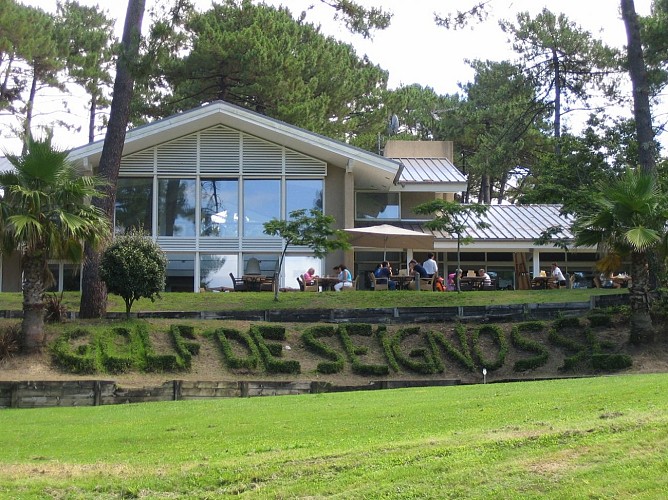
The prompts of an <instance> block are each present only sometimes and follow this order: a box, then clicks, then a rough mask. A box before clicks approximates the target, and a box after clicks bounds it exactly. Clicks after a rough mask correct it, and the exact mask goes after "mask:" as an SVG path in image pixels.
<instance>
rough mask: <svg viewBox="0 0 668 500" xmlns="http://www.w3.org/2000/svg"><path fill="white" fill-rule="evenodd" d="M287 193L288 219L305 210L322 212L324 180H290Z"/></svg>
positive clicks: (286, 185)
mask: <svg viewBox="0 0 668 500" xmlns="http://www.w3.org/2000/svg"><path fill="white" fill-rule="evenodd" d="M285 192H286V200H285V215H286V217H287V216H289V215H290V212H293V211H294V210H300V209H303V208H305V209H307V210H310V209H316V210H320V211H322V208H323V207H322V179H288V180H287V181H285Z"/></svg>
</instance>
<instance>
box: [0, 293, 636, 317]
mask: <svg viewBox="0 0 668 500" xmlns="http://www.w3.org/2000/svg"><path fill="white" fill-rule="evenodd" d="M616 293H628V291H627V290H625V289H620V290H614V289H613V290H602V289H574V290H567V289H562V290H512V291H509V290H499V291H495V292H462V293H430V292H420V293H418V292H412V291H397V292H371V291H356V292H345V293H336V292H324V293H297V292H281V293H280V294H279V300H278V302H276V301H274V295H273V294H272V293H269V292H245V293H163V294H162V298H161V299H158V300H156V301H155V302H151V301H150V300H147V299H141V300H140V301H138V302H136V303H135V305H134V307H133V312H139V311H221V310H232V309H234V310H275V309H303V308H310V309H359V308H374V307H381V308H383V307H398V306H400V307H419V306H425V307H433V306H435V307H438V306H464V305H471V306H476V305H488V304H530V303H546V302H554V303H560V302H582V301H585V302H586V301H589V298H590V296H591V295H608V294H616ZM79 297H80V295H79V293H78V292H67V293H65V294H64V300H63V302H64V304H65V305H66V306H67V307H68V309H69V310H70V311H78V310H79ZM22 300H23V299H22V295H21V294H20V293H0V310H5V309H8V310H21V304H22ZM107 310H108V311H109V312H125V303H124V302H123V299H121V298H120V297H118V296H116V295H110V296H109V305H108V308H107Z"/></svg>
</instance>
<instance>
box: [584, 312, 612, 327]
mask: <svg viewBox="0 0 668 500" xmlns="http://www.w3.org/2000/svg"><path fill="white" fill-rule="evenodd" d="M587 319H588V320H589V326H591V327H592V328H596V327H597V326H603V327H611V326H612V318H611V317H610V316H608V315H607V314H590V315H589V316H588V318H587Z"/></svg>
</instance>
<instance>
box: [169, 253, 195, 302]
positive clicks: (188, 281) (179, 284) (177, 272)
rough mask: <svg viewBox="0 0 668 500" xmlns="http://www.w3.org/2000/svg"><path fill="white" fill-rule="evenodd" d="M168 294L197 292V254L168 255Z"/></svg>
mask: <svg viewBox="0 0 668 500" xmlns="http://www.w3.org/2000/svg"><path fill="white" fill-rule="evenodd" d="M167 261H168V262H167V280H166V283H165V291H166V292H192V291H194V290H195V286H194V283H195V254H194V253H171V252H169V253H168V254H167Z"/></svg>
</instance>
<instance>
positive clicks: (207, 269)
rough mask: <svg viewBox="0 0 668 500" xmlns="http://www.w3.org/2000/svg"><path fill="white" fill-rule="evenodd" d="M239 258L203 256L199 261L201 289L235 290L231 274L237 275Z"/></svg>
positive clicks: (233, 256) (235, 256)
mask: <svg viewBox="0 0 668 500" xmlns="http://www.w3.org/2000/svg"><path fill="white" fill-rule="evenodd" d="M238 261H239V258H238V256H237V255H236V254H235V255H210V254H202V255H200V259H199V267H200V271H199V272H200V279H199V281H200V288H205V289H211V288H220V287H228V288H233V287H234V284H233V283H232V278H231V277H230V273H232V274H234V275H237V266H238Z"/></svg>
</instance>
